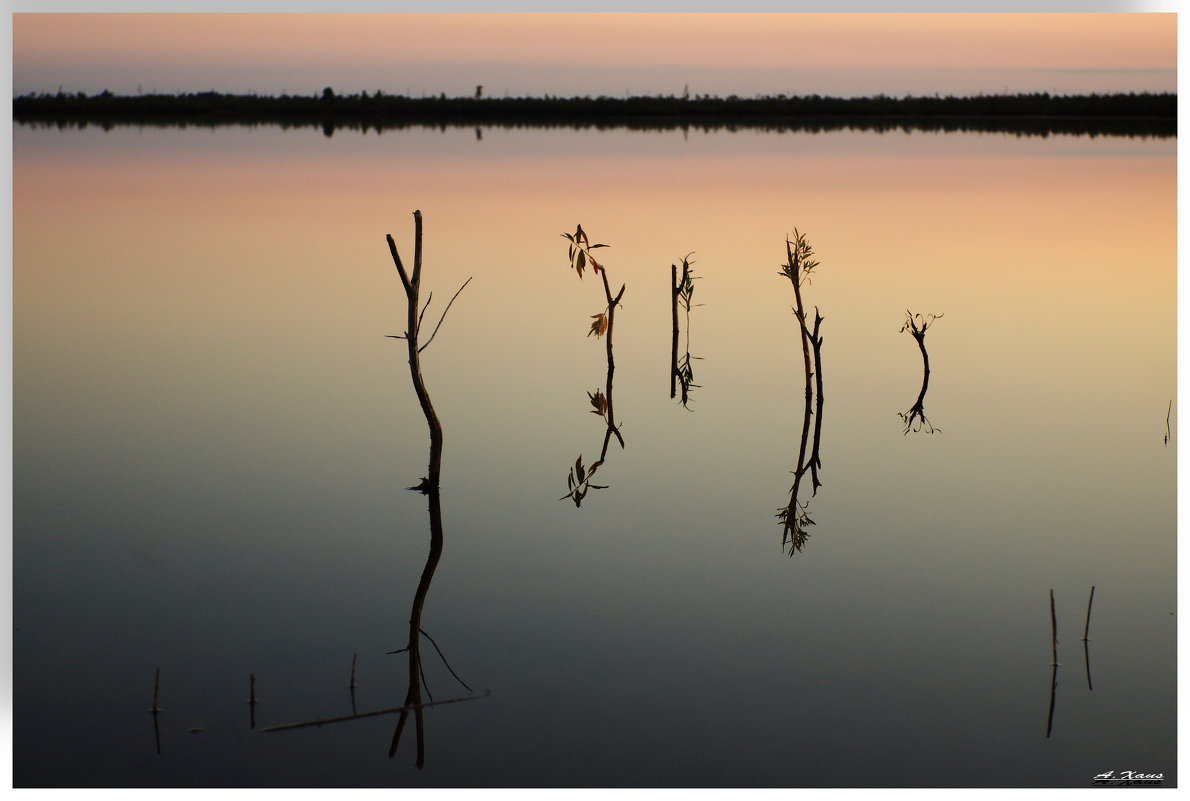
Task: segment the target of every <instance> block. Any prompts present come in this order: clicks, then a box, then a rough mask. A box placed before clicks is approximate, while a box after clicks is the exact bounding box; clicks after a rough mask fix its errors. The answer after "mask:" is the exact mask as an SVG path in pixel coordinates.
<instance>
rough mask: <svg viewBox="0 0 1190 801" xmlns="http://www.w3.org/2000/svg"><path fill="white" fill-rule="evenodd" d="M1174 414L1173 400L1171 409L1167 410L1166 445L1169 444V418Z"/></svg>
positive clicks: (1170, 404)
mask: <svg viewBox="0 0 1190 801" xmlns="http://www.w3.org/2000/svg"><path fill="white" fill-rule="evenodd" d="M1171 414H1173V400H1172V399H1171V400H1170V402H1169V408H1167V409H1166V410H1165V444H1166V445H1168V444H1169V416H1170V415H1171Z"/></svg>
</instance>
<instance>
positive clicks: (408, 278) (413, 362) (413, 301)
mask: <svg viewBox="0 0 1190 801" xmlns="http://www.w3.org/2000/svg"><path fill="white" fill-rule="evenodd" d="M413 225H414V246H413V248H414V250H413V274H412V275H409V274H408V273H406V272H405V265H404V264H403V263H402V262H401V256H400V254H399V253H398V252H397V243H396V242H394V241H393V237H392V234H388V235H387V236H386V239H387V240H388V249H389V252H390V253H392V257H393V263H394V264H396V267H397V273H398V274H399V275H400V276H401V284H402V286H404V288H405V299H406V306H407V310H406V319H407V322H406V330H405V333H404V335H403V336H396V337H393V338H394V339H404V340H405V344H406V346H407V347H408V350H409V375H410V377H411V378H412V379H413V391H414V392H416V393H417V402H418V403H419V404H420V405H421V409H422V412H423V413H424V414H425V416H426V423H427V425H428V426H429V428H430V465H429V475H428V476H427V477H426V481H428V482H429V484H430V486H433V487H437V486H438V482H439V478H440V475H441V472H442V424H441V423H440V422H439V421H438V415H437V413H436V412H435V411H434V404H433V403H431V402H430V394H429V392H427V391H426V384H425V380H424V379H423V378H422V374H421V356H420V354H421V352H422V351H423V350H425V349H426V347H427V346H428V345H429V344H430V342H431V341H432V340H433V339H434V335H435V334H437V333H438V328H439V327H441V325H442V321H443V320H445V319H446V313H447V312H448V311H450V307H451V304H453V303H454V299H455V298H457V297H458V296H459V293H460V292H462V291H463V288H464V287H466V286H467V284H468V283H470V282H471V279H470V278H468V279H467V280H466V281H465V282H464V283H463V286H461V287H459V289H458V291H457V292H455V294H454V297H452V298H451V299H450V303H448V304H447V305H446V309H445V310H444V311H443V312H442V317H441V318H440V319H439V320H438V325H437V326H435V327H434V332H433V333H432V334H430V339H429V340H427V341H426V343H425V344H424V345H420V346H419V344H418V335H419V333H420V329H421V321H422V317H424V316H425V311H426V309H427V308H429V305H430V303H429V299H427V301H426V305H425V307H424V308H420V310H419V307H420V306H421V303H420V295H421V267H422V219H421V211H415V212H413ZM432 297H433V293H431V298H432Z"/></svg>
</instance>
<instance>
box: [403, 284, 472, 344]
mask: <svg viewBox="0 0 1190 801" xmlns="http://www.w3.org/2000/svg"><path fill="white" fill-rule="evenodd" d="M474 277H475V276H471V278H474ZM471 278H468V279H467V280H466V281H464V282H463V286H461V287H459V292H462V291H463V290H464V289H465V288H466V287H467V284H469V283H471ZM459 292H456V293H455V294H454V297H452V298H451V299H450V303H447V304H446V308H445V309H443V310H442V316H441V317H439V318H438V325H436V326H434V333H432V334H430V338H429V339H427V340H426V344H424V345H422V346H421V347H420V348H418V349H417V352H418V353H421V352H422V351H423V350H425V349H426V348H428V347H430V343H431V342H433V341H434V335H435V334H437V333H438V329H439V328H441V327H442V321H443V320H445V319H446V313H447V312H448V311H450V306H451V304H452V303H454V302H455V298H457V297H458V296H459ZM433 294H434V293H433V292H431V293H430V295H431V296H433ZM429 305H430V302H429V301H428V300H427V301H426V306H427V307H428V306H429ZM422 314H425V309H422ZM417 327H418V328H419V329H420V328H421V319H420V318H419V319H418V321H417Z"/></svg>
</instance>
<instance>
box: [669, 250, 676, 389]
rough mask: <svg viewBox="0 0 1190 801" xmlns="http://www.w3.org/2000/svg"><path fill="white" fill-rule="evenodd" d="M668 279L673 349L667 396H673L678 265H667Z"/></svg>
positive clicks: (674, 387)
mask: <svg viewBox="0 0 1190 801" xmlns="http://www.w3.org/2000/svg"><path fill="white" fill-rule="evenodd" d="M669 281H670V293H669V301H670V307H671V311H672V312H673V329H674V337H673V350H672V351H671V354H672V355H671V356H670V358H669V397H670V398H673V397H674V396H675V395H676V394H677V388H676V386H675V384H674V380H675V379H676V378H677V376H678V265H676V264H671V265H669Z"/></svg>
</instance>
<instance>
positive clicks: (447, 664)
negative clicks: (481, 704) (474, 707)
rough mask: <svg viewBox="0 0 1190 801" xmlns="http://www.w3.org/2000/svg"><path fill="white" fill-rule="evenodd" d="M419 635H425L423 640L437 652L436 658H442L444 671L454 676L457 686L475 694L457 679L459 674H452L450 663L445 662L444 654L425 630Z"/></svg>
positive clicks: (452, 669) (465, 683)
mask: <svg viewBox="0 0 1190 801" xmlns="http://www.w3.org/2000/svg"><path fill="white" fill-rule="evenodd" d="M421 633H422V634H424V635H425V638H426V639H427V640H429V641H430V645H432V646H434V650H435V651H437V652H438V656H439V657H441V658H442V664H444V665H446V669H447V670H449V671H450V675H452V676H454V677H455V681H457V682H458V683H459V684H461V685H463V686H464V687H467V692H470V693H473V692H475V690H472V689H471V688H470V687H468V686H467V682H465V681H463V680H462V679H460V678H459V674H458V673H455V672H454V668H452V667H451V666H450V662H447V661H446V654H444V653H442V649H441V648H439V647H438V643H436V642H434V638H433V637H431V636H430V635H429V634H428V633H427V632H426V630H425V629H422V630H421Z"/></svg>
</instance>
